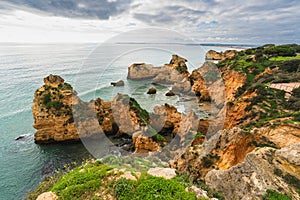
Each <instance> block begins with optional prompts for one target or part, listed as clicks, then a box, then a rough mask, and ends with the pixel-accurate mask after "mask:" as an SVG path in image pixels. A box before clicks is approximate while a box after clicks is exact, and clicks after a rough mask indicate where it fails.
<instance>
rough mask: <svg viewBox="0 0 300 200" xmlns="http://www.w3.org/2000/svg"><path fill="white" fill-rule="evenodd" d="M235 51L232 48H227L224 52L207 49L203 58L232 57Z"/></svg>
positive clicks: (220, 58)
mask: <svg viewBox="0 0 300 200" xmlns="http://www.w3.org/2000/svg"><path fill="white" fill-rule="evenodd" d="M235 53H236V51H234V50H227V51H225V52H220V53H219V52H216V51H214V50H209V51H208V52H207V53H206V55H205V59H207V60H217V61H220V60H224V59H226V58H233V57H234V55H235Z"/></svg>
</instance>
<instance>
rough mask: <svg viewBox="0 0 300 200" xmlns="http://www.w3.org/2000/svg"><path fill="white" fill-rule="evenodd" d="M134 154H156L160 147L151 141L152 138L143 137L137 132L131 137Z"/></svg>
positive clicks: (142, 134) (141, 133)
mask: <svg viewBox="0 0 300 200" xmlns="http://www.w3.org/2000/svg"><path fill="white" fill-rule="evenodd" d="M132 139H133V143H134V148H135V153H148V152H158V151H160V150H161V146H160V145H159V144H158V143H157V142H155V141H153V139H152V137H149V136H147V135H145V134H144V133H143V132H142V131H138V132H136V133H134V134H133V135H132Z"/></svg>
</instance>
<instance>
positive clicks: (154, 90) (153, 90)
mask: <svg viewBox="0 0 300 200" xmlns="http://www.w3.org/2000/svg"><path fill="white" fill-rule="evenodd" d="M147 94H156V89H155V88H153V87H152V88H150V89H149V90H148V92H147Z"/></svg>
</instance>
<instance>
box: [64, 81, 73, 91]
mask: <svg viewBox="0 0 300 200" xmlns="http://www.w3.org/2000/svg"><path fill="white" fill-rule="evenodd" d="M64 88H65V89H67V90H72V89H73V87H72V86H71V84H69V83H65V84H64Z"/></svg>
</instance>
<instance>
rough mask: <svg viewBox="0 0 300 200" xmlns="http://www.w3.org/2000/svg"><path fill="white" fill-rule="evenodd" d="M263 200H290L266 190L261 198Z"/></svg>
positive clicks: (287, 197)
mask: <svg viewBox="0 0 300 200" xmlns="http://www.w3.org/2000/svg"><path fill="white" fill-rule="evenodd" d="M263 199H264V200H292V199H291V198H290V197H289V196H286V195H284V194H281V193H279V192H276V191H274V190H267V192H266V194H265V195H264V196H263Z"/></svg>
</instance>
